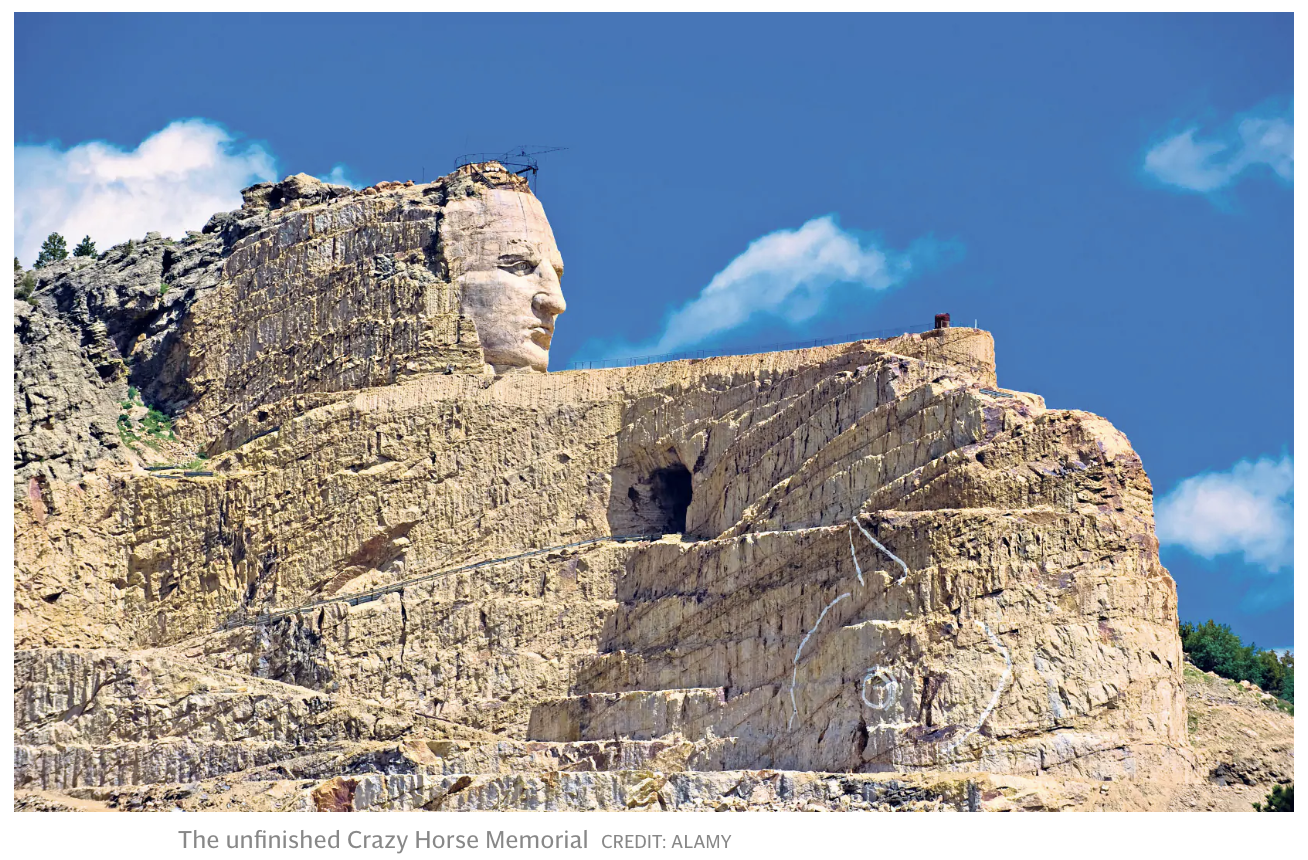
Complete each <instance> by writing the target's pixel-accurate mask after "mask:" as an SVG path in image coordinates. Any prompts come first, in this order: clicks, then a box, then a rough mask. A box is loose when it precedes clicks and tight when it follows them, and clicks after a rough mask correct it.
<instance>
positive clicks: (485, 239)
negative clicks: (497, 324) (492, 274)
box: [440, 189, 563, 275]
mask: <svg viewBox="0 0 1308 860" xmlns="http://www.w3.org/2000/svg"><path fill="white" fill-rule="evenodd" d="M440 230H441V243H442V245H443V246H444V247H445V254H446V257H447V258H448V259H449V261H450V264H451V267H452V268H453V269H454V272H455V274H456V275H457V274H458V273H459V272H467V271H473V270H477V269H483V268H489V267H493V266H495V265H498V263H499V261H500V258H501V257H503V256H506V255H525V256H530V257H534V258H539V260H547V261H549V263H550V264H551V265H552V266H553V267H554V268H555V269H562V268H563V258H562V256H560V254H559V249H558V246H557V245H555V243H554V231H553V230H551V229H550V222H549V221H547V220H546V219H545V210H544V209H542V208H541V205H540V201H539V200H537V199H536V198H535V197H533V196H532V195H530V194H523V193H522V192H520V191H507V190H502V189H492V190H488V191H483V192H481V193H479V194H477V195H476V196H474V197H465V198H463V199H460V200H454V201H451V202H450V203H448V204H446V206H445V213H444V217H443V218H442V219H441V227H440ZM539 260H536V261H537V262H538V261H539Z"/></svg>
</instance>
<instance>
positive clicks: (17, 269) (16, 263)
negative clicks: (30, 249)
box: [14, 257, 23, 272]
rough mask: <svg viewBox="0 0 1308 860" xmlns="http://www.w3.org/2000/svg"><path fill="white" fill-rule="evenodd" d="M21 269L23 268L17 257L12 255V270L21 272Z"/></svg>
mask: <svg viewBox="0 0 1308 860" xmlns="http://www.w3.org/2000/svg"><path fill="white" fill-rule="evenodd" d="M22 270H23V264H22V263H20V262H18V258H17V257H14V271H15V272H21V271H22Z"/></svg>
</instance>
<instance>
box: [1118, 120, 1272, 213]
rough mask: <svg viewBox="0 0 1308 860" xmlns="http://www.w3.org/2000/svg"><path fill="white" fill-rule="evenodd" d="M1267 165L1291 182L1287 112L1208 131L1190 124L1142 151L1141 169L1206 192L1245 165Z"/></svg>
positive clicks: (1222, 185) (1230, 178) (1175, 184)
mask: <svg viewBox="0 0 1308 860" xmlns="http://www.w3.org/2000/svg"><path fill="white" fill-rule="evenodd" d="M1258 167H1265V168H1267V169H1270V170H1271V171H1272V172H1273V173H1274V174H1275V175H1276V176H1278V177H1280V178H1281V179H1282V180H1284V181H1286V182H1291V183H1292V182H1294V117H1293V114H1291V113H1290V112H1289V111H1284V112H1279V111H1278V112H1263V113H1261V114H1259V115H1249V116H1246V117H1244V118H1243V119H1241V120H1240V121H1239V122H1236V123H1233V124H1231V125H1230V126H1228V127H1227V128H1225V129H1220V130H1217V131H1215V132H1213V133H1211V134H1208V135H1203V134H1201V133H1200V128H1199V126H1197V125H1196V126H1191V127H1190V128H1187V129H1185V130H1184V131H1182V132H1180V133H1179V134H1176V135H1173V136H1172V137H1169V138H1168V139H1167V140H1164V141H1163V142H1162V143H1160V144H1158V145H1157V146H1155V147H1154V148H1153V149H1151V150H1149V152H1148V153H1147V154H1146V155H1145V161H1144V169H1145V172H1146V173H1148V174H1150V175H1152V176H1153V177H1154V178H1155V179H1157V180H1159V181H1160V182H1163V183H1165V184H1167V185H1171V186H1173V187H1175V188H1180V189H1182V190H1185V191H1193V192H1196V193H1200V194H1207V193H1210V192H1214V191H1218V190H1220V189H1222V188H1225V187H1226V186H1227V185H1229V184H1231V183H1232V182H1233V181H1235V179H1236V178H1237V177H1239V176H1241V174H1243V173H1244V172H1245V171H1246V170H1250V169H1252V168H1258Z"/></svg>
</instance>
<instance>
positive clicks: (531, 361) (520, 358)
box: [482, 340, 550, 373]
mask: <svg viewBox="0 0 1308 860" xmlns="http://www.w3.org/2000/svg"><path fill="white" fill-rule="evenodd" d="M482 355H483V357H484V359H485V361H486V363H487V364H489V365H491V366H492V367H494V368H495V372H496V373H503V372H504V371H506V370H511V369H513V368H515V367H526V368H530V369H531V370H538V371H540V372H541V373H545V372H546V371H547V370H549V364H550V351H549V350H548V349H544V348H542V347H541V346H539V345H537V344H535V343H533V342H532V341H530V340H527V341H524V342H522V343H520V344H515V345H513V346H511V347H498V348H495V347H489V348H483V349H482Z"/></svg>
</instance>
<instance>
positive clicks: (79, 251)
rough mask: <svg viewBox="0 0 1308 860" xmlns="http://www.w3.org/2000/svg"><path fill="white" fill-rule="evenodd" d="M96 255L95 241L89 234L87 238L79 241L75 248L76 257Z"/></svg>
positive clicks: (74, 254)
mask: <svg viewBox="0 0 1308 860" xmlns="http://www.w3.org/2000/svg"><path fill="white" fill-rule="evenodd" d="M95 255H96V250H95V243H94V242H92V241H91V237H90V236H87V237H86V238H84V239H82V241H81V242H79V243H78V245H77V247H76V248H74V249H73V256H74V257H94V256H95Z"/></svg>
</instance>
